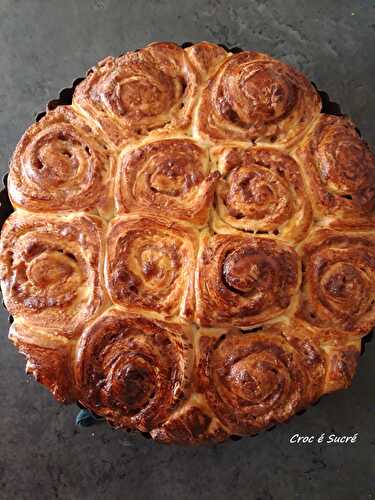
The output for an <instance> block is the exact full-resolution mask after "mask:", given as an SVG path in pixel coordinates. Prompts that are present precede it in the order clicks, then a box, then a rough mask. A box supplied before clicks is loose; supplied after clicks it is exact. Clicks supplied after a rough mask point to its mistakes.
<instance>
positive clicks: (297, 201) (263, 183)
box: [212, 146, 312, 241]
mask: <svg viewBox="0 0 375 500" xmlns="http://www.w3.org/2000/svg"><path fill="white" fill-rule="evenodd" d="M212 157H213V158H216V162H217V165H218V169H219V171H220V173H221V178H220V179H219V181H218V183H217V189H216V202H215V210H214V215H213V222H212V224H213V227H214V229H215V231H216V232H218V233H220V232H224V233H228V232H231V229H232V230H241V231H245V232H249V233H254V234H257V233H258V234H269V235H271V236H272V235H275V236H280V237H282V238H284V239H286V240H288V241H293V240H295V241H299V240H301V239H303V237H304V236H306V233H307V231H308V229H309V227H310V224H311V220H312V211H311V204H310V201H309V199H308V198H307V197H306V196H305V186H304V183H303V180H302V175H301V171H300V167H299V166H298V164H297V163H296V161H295V160H294V159H293V158H292V157H291V156H289V155H288V154H287V153H285V152H284V151H282V150H280V149H279V148H274V147H251V148H240V147H232V148H231V147H229V148H228V147H222V146H218V147H217V148H213V149H212Z"/></svg>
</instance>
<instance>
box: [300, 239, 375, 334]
mask: <svg viewBox="0 0 375 500" xmlns="http://www.w3.org/2000/svg"><path fill="white" fill-rule="evenodd" d="M374 245H375V239H374V235H373V234H366V233H357V234H356V233H352V234H348V233H347V234H342V233H338V232H334V231H330V230H320V231H318V232H316V233H314V234H313V235H312V236H311V238H310V239H309V240H308V241H307V242H306V243H305V245H304V266H305V273H304V287H303V295H302V298H301V306H300V312H299V315H300V316H302V317H303V318H304V319H306V320H307V321H308V322H309V323H311V324H312V325H317V326H320V327H322V328H328V329H332V330H333V331H334V332H335V331H339V332H340V331H343V332H347V334H350V335H353V334H366V333H367V332H368V331H369V329H370V328H371V325H373V323H374V321H375V306H374V304H375V247H374Z"/></svg>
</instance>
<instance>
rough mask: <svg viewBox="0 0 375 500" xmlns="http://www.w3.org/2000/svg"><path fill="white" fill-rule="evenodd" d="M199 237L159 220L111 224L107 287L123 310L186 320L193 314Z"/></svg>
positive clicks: (138, 216) (135, 216)
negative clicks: (176, 316) (152, 313)
mask: <svg viewBox="0 0 375 500" xmlns="http://www.w3.org/2000/svg"><path fill="white" fill-rule="evenodd" d="M197 249H198V233H197V231H196V230H194V229H192V228H190V227H189V226H184V225H182V224H181V223H176V222H172V221H171V220H169V219H165V218H162V217H157V216H156V215H154V216H152V217H151V216H149V215H147V214H145V215H142V214H139V213H138V214H132V215H128V216H123V217H119V218H117V219H114V220H113V221H112V222H111V225H110V228H109V233H108V235H107V258H106V271H105V272H106V283H107V288H108V291H109V294H110V296H111V299H112V301H113V302H114V303H115V304H117V305H119V306H122V307H126V309H127V310H132V311H138V312H143V313H146V314H147V313H148V312H156V313H159V314H160V315H161V316H162V317H164V318H168V317H173V316H175V315H181V316H182V317H186V318H189V317H191V316H192V314H193V311H194V268H195V259H196V253H197Z"/></svg>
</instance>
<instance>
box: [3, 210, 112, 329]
mask: <svg viewBox="0 0 375 500" xmlns="http://www.w3.org/2000/svg"><path fill="white" fill-rule="evenodd" d="M102 229H103V223H102V222H101V220H100V219H97V218H94V217H89V216H70V217H57V216H53V217H52V216H51V217H50V218H49V219H48V222H47V223H46V219H45V218H44V217H42V216H36V215H30V214H29V215H23V214H21V213H19V212H15V213H14V214H12V215H11V216H10V217H9V219H8V220H7V222H6V223H5V225H4V227H3V230H2V238H1V245H0V276H1V280H2V287H3V288H2V290H3V296H4V301H5V304H6V307H7V309H8V311H9V312H10V313H11V314H13V315H14V316H15V317H16V318H17V317H18V316H20V317H22V319H26V320H27V322H28V323H29V324H31V325H35V326H40V327H45V326H47V327H48V328H58V329H60V330H61V331H62V332H61V333H62V334H63V335H67V336H71V335H73V334H74V333H75V332H76V331H77V330H78V331H79V328H80V327H82V326H83V324H84V323H85V322H86V321H87V320H88V319H89V318H92V317H94V316H95V315H96V314H97V313H98V311H99V310H100V308H101V306H102V305H103V304H104V302H105V293H104V289H103V284H102V282H101V279H100V261H101V259H102V243H101V238H102Z"/></svg>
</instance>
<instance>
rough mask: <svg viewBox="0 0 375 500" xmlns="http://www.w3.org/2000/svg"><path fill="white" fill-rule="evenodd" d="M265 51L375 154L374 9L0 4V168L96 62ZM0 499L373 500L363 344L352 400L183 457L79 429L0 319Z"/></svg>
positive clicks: (371, 352)
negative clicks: (204, 49) (310, 84)
mask: <svg viewBox="0 0 375 500" xmlns="http://www.w3.org/2000/svg"><path fill="white" fill-rule="evenodd" d="M161 39H164V40H173V41H177V42H183V41H199V40H202V39H206V40H211V41H217V42H221V43H224V44H226V45H229V46H233V45H239V46H241V47H242V48H244V49H250V48H251V49H256V50H260V51H264V52H269V53H271V54H272V55H273V56H275V57H279V58H281V59H283V60H284V61H287V62H289V63H291V64H293V65H295V66H297V68H299V69H301V70H303V71H304V72H305V73H306V74H307V75H308V76H309V77H310V78H311V79H312V80H314V81H315V82H316V84H317V85H318V86H319V87H320V88H323V89H325V90H326V91H327V92H328V93H329V94H330V96H331V98H332V99H333V100H336V101H337V102H339V103H341V106H342V110H343V111H344V112H345V113H347V114H349V115H350V116H351V117H352V118H353V119H354V121H355V122H356V124H357V125H358V127H359V128H360V129H361V131H362V135H363V136H364V137H365V139H366V140H367V141H368V142H369V143H370V144H372V146H375V127H374V126H373V124H374V118H375V98H374V92H375V84H374V82H375V57H374V45H375V3H374V2H373V1H360V0H357V1H352V0H314V1H312V0H303V1H301V0H299V1H297V0H279V1H265V0H263V1H261V0H243V1H241V0H238V1H237V0H231V1H230V0H222V1H214V0H207V1H205V0H199V1H198V0H185V1H178V0H175V1H173V0H170V1H162V0H159V1H156V0H155V1H143V0H133V1H132V0H128V1H120V0H95V1H83V0H79V1H78V0H64V1H62V0H53V1H48V2H47V0H44V1H43V0H28V1H27V0H0V75H1V76H0V131H1V132H0V168H1V174H2V173H3V172H5V171H6V169H7V162H8V158H9V155H10V154H11V152H12V150H13V149H14V147H15V145H16V142H17V140H18V138H19V136H20V135H21V134H22V132H23V131H24V129H25V128H26V127H27V126H28V125H29V124H30V123H31V122H32V121H33V119H34V115H35V112H36V111H40V110H42V109H43V107H44V105H45V103H46V102H47V101H48V100H50V99H52V98H54V97H56V96H57V95H58V92H59V90H60V89H61V88H62V87H66V86H69V85H70V83H71V82H72V80H73V79H74V78H75V77H77V76H79V75H82V74H83V73H84V72H85V70H86V69H87V68H88V67H90V66H92V65H93V64H95V62H96V61H98V60H99V59H101V58H103V57H105V56H107V55H109V54H111V55H117V54H119V53H121V52H123V51H126V50H129V49H134V48H138V47H141V46H143V45H145V44H146V43H148V42H150V41H154V40H161ZM0 328H1V338H0V499H1V500H3V499H7V500H8V499H17V500H22V499H32V500H39V499H43V500H44V499H50V498H58V499H69V500H76V499H90V500H94V499H99V498H100V499H104V500H107V499H111V500H112V499H113V500H116V499H126V500H137V499H142V500H143V499H147V500H148V499H151V500H153V499H159V498H160V499H165V500H168V499H179V500H184V499H194V500H195V499H215V500H220V499H224V498H225V499H226V498H233V499H246V500H252V499H259V500H260V499H261V500H270V499H288V500H289V499H294V498H296V499H304V500H305V499H314V500H315V499H317V500H318V499H319V500H322V499H331V498H335V499H348V500H349V499H350V500H357V499H361V500H362V499H371V498H375V473H374V471H375V453H374V451H375V430H374V428H375V425H374V417H375V404H374V403H375V398H374V380H375V363H374V356H375V341H373V342H372V343H371V344H368V345H367V348H366V353H365V354H364V355H363V357H362V359H361V363H360V367H359V370H358V374H357V376H356V378H355V381H354V383H353V386H352V389H351V390H349V391H344V392H342V393H336V394H334V395H332V396H327V397H325V398H323V399H322V400H321V402H320V403H319V404H318V405H317V406H315V407H313V408H311V409H309V410H308V411H307V412H306V413H304V414H303V415H302V416H299V417H296V418H294V419H293V420H292V421H291V422H290V424H288V425H281V426H279V427H278V428H276V429H275V430H273V431H272V432H265V433H264V434H262V435H260V436H258V437H256V438H252V439H243V440H241V441H239V442H229V443H227V444H224V445H220V446H216V447H211V448H199V449H183V448H179V447H174V446H171V447H166V446H162V445H157V444H154V443H152V442H149V441H146V440H145V439H144V438H142V437H140V436H133V435H127V434H126V433H122V432H119V431H114V430H111V429H110V428H109V427H107V426H105V425H99V426H96V427H91V428H90V429H78V428H76V427H75V426H74V417H75V414H76V409H75V408H74V407H63V406H60V405H58V404H57V403H55V402H54V401H53V399H52V397H51V396H50V395H49V394H48V393H47V391H46V390H44V389H43V388H42V387H40V386H39V385H38V384H36V383H35V382H34V381H31V380H30V381H28V380H27V379H26V376H25V374H24V360H23V358H22V356H21V355H19V354H17V353H16V351H15V350H14V349H13V348H12V346H11V345H10V344H9V343H8V342H7V340H6V334H7V328H8V326H7V320H6V314H5V312H4V311H3V310H2V311H1V313H0ZM322 432H326V433H331V432H335V433H336V434H344V435H348V434H353V433H355V432H358V433H359V441H358V442H357V443H356V444H353V445H332V444H331V445H328V444H323V445H318V444H310V445H291V444H289V439H290V437H291V436H292V435H293V434H295V433H300V434H303V435H306V434H307V435H320V434H321V433H322Z"/></svg>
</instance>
